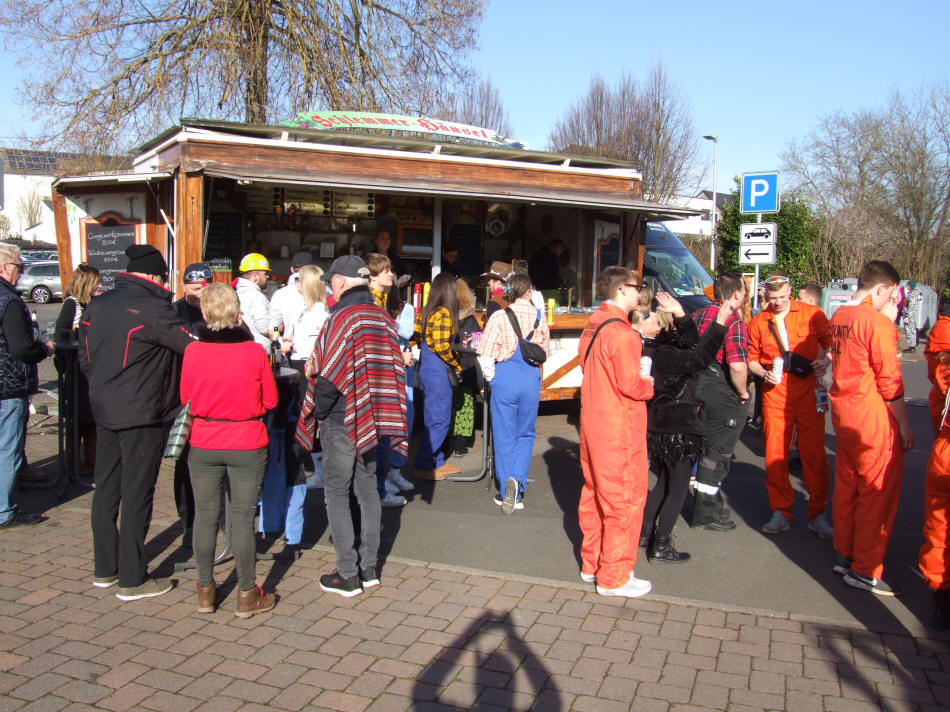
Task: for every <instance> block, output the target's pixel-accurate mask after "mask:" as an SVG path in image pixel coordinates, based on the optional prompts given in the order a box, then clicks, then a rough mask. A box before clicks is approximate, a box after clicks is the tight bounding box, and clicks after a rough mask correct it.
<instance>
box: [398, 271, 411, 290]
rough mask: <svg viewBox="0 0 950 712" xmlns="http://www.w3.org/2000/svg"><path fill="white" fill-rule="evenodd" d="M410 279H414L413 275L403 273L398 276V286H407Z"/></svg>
mask: <svg viewBox="0 0 950 712" xmlns="http://www.w3.org/2000/svg"><path fill="white" fill-rule="evenodd" d="M410 279H412V275H408V274H401V275H399V276H398V277H397V278H396V286H397V287H399V288H402V287H405V286H406V285H407V284H409V280H410Z"/></svg>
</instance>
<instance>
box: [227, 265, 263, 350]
mask: <svg viewBox="0 0 950 712" xmlns="http://www.w3.org/2000/svg"><path fill="white" fill-rule="evenodd" d="M234 289H235V291H236V292H237V296H238V303H239V304H240V305H241V317H242V318H243V319H244V323H245V324H247V328H248V329H250V330H251V334H253V336H254V341H256V342H257V343H259V344H260V345H261V346H263V347H264V349H265V350H267V349H269V348H270V330H269V328H270V302H269V301H268V300H267V295H266V294H264V292H262V291H261V288H260V287H258V286H257V285H256V284H254V282H252V281H250V280H248V279H244V277H238V278H237V284H236V285H235V287H234Z"/></svg>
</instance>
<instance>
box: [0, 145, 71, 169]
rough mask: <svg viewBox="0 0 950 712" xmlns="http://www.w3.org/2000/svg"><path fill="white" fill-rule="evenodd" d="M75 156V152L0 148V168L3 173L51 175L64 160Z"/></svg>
mask: <svg viewBox="0 0 950 712" xmlns="http://www.w3.org/2000/svg"><path fill="white" fill-rule="evenodd" d="M76 158H77V154H75V153H57V152H54V151H34V150H31V149H27V148H0V170H3V171H4V172H5V173H23V174H29V175H45V176H51V175H55V174H56V168H57V166H58V165H60V164H61V163H63V162H64V161H67V160H68V161H72V160H75V159H76Z"/></svg>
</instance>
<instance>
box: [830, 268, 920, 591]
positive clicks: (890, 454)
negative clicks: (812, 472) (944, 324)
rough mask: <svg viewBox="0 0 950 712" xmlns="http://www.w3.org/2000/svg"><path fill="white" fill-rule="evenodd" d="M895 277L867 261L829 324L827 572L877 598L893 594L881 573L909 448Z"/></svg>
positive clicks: (910, 438) (911, 443)
mask: <svg viewBox="0 0 950 712" xmlns="http://www.w3.org/2000/svg"><path fill="white" fill-rule="evenodd" d="M899 282H900V276H899V275H898V274H897V270H895V269H894V267H893V266H892V265H891V264H889V263H887V262H879V261H872V262H868V263H867V264H866V265H864V267H863V268H862V269H861V274H859V275H858V291H857V292H856V293H855V295H854V297H853V298H852V300H851V301H850V302H848V303H847V304H845V305H844V306H841V307H839V308H838V310H837V311H836V312H835V313H834V316H833V317H832V318H831V323H830V325H829V327H828V328H829V333H830V334H831V354H832V376H833V381H834V383H833V385H832V387H831V394H830V395H831V422H832V425H833V426H834V429H835V437H836V440H837V454H836V456H835V491H834V496H833V498H832V507H833V512H834V521H835V531H834V546H835V552H836V553H837V557H836V559H835V565H834V570H835V571H836V572H837V573H841V574H844V582H845V583H846V584H848V585H849V586H853V587H855V588H860V589H864V590H866V591H870V592H871V593H874V594H877V595H880V596H896V595H899V593H900V591H898V590H896V589H894V588H893V587H891V586H889V585H888V584H887V583H886V582H884V581H883V580H882V579H881V576H882V573H883V571H884V553H885V552H886V550H887V543H888V541H889V540H890V537H891V530H892V529H893V526H894V518H895V516H896V515H897V504H898V500H899V499H900V490H901V479H902V477H903V474H904V450H909V449H910V448H912V447H913V446H914V433H913V431H912V430H911V428H910V422H909V421H908V418H907V406H906V404H905V403H904V380H903V377H902V376H901V371H900V363H899V362H898V360H897V339H898V335H897V330H896V329H895V327H894V321H893V316H894V313H893V306H889V305H891V294H892V293H893V292H894V289H895V288H896V287H897V284H898V283H899ZM888 310H890V311H891V313H890V314H887V311H888Z"/></svg>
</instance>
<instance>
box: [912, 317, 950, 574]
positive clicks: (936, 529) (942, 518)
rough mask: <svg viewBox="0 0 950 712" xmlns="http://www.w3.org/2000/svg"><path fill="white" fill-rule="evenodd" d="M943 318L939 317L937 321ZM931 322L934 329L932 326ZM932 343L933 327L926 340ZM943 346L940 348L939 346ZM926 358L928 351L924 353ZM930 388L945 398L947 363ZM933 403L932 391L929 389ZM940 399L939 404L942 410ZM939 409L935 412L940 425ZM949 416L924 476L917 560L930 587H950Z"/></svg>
mask: <svg viewBox="0 0 950 712" xmlns="http://www.w3.org/2000/svg"><path fill="white" fill-rule="evenodd" d="M945 319H947V317H940V320H939V321H938V322H937V323H938V324H939V323H940V321H943V320H945ZM936 328H937V327H936V325H935V326H934V330H935V329H936ZM931 343H933V330H932V331H931V337H930V342H929V343H928V344H927V350H928V352H929V350H930V344H931ZM941 350H943V349H941ZM928 358H929V353H928ZM932 380H933V381H934V388H935V389H937V392H938V393H940V394H941V398H943V399H945V398H946V395H947V387H948V386H950V366H947V365H945V364H941V363H938V364H936V366H935V368H934V378H933V379H932ZM930 395H931V399H930V402H931V405H933V391H931V394H930ZM943 402H945V401H941V408H940V410H941V411H942V410H943ZM941 418H942V412H941V413H938V414H937V419H936V422H937V425H938V426H939V425H940V420H941ZM948 510H950V417H948V419H947V422H945V423H944V424H943V427H940V428H939V430H938V432H937V439H936V440H934V444H933V449H932V450H931V451H930V460H928V461H927V476H926V478H925V479H924V543H923V545H922V546H921V547H920V558H919V559H918V563H919V566H920V571H921V573H922V574H923V575H924V578H925V579H926V581H927V584H928V585H929V586H930V587H931V588H932V589H934V590H940V589H943V588H950V556H948V554H947V539H948V526H950V517H948Z"/></svg>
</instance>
